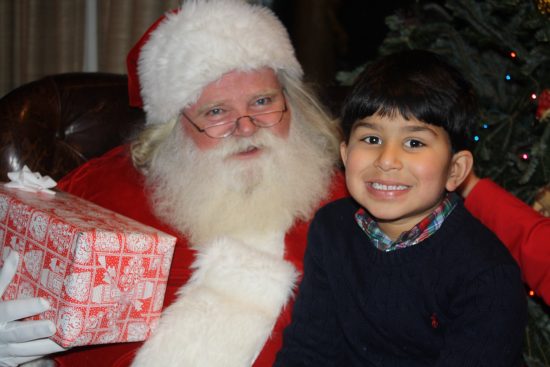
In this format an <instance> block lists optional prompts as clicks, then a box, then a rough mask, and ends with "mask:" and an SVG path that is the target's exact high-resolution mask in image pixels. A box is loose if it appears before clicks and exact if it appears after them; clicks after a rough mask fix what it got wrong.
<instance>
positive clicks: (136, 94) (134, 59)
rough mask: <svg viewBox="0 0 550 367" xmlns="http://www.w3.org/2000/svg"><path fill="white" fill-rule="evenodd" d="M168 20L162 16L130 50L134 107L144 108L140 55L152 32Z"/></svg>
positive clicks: (130, 97)
mask: <svg viewBox="0 0 550 367" xmlns="http://www.w3.org/2000/svg"><path fill="white" fill-rule="evenodd" d="M178 11H179V9H174V10H171V12H173V13H177V12H178ZM164 19H166V15H164V14H163V15H162V16H161V17H160V18H158V19H157V20H155V22H154V23H153V24H151V26H150V27H149V28H148V29H147V30H146V31H145V33H144V34H143V35H142V36H141V38H140V39H139V40H138V41H137V43H136V44H135V45H134V46H133V47H132V48H131V49H130V52H128V55H127V56H126V69H127V70H128V100H129V104H130V106H132V107H139V108H141V107H143V100H142V99H141V85H140V83H139V75H138V71H137V66H138V60H139V53H140V52H141V48H142V47H143V45H144V44H145V43H146V42H147V41H148V40H149V36H150V35H151V32H153V31H154V30H155V29H157V27H158V25H159V24H160V23H161V22H162V21H163V20H164Z"/></svg>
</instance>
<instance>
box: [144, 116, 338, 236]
mask: <svg viewBox="0 0 550 367" xmlns="http://www.w3.org/2000/svg"><path fill="white" fill-rule="evenodd" d="M175 130H176V131H175V133H174V134H173V136H172V137H171V138H170V139H169V140H168V141H167V142H166V144H165V145H163V146H162V147H160V151H159V153H158V155H157V157H156V159H155V160H154V162H153V164H152V167H151V171H150V174H149V175H148V177H149V178H148V182H147V184H148V187H151V188H152V190H153V195H152V196H153V203H152V206H153V208H154V210H155V214H156V215H157V216H158V217H159V218H161V219H162V220H164V221H165V222H166V223H168V224H170V225H171V226H172V227H173V228H175V229H176V230H179V231H180V232H181V233H183V234H186V235H188V236H189V237H190V240H191V242H192V244H193V246H194V247H197V246H199V247H200V244H201V243H205V242H208V241H210V240H212V239H213V238H216V237H220V236H230V237H234V238H238V239H241V240H246V239H247V238H249V237H250V236H257V235H261V234H264V233H270V232H273V231H286V230H287V229H288V228H289V227H290V226H291V225H292V224H293V222H294V221H295V220H296V219H308V218H309V217H310V216H311V214H312V212H313V210H314V209H315V208H316V206H317V205H318V203H319V201H320V200H321V199H322V198H323V197H324V196H325V195H326V194H327V189H328V185H329V181H330V178H331V175H332V173H333V158H332V157H331V156H330V154H328V153H327V152H326V149H325V147H324V146H320V144H319V143H318V142H317V139H316V134H315V133H314V132H310V131H307V130H308V128H307V127H306V125H305V123H302V121H299V119H298V118H297V116H293V123H292V124H291V130H290V133H289V137H288V139H283V138H277V137H275V136H273V134H272V133H271V132H270V130H269V129H259V130H258V131H257V133H256V134H255V135H254V136H252V137H250V138H243V137H238V138H233V137H229V138H226V139H224V141H222V142H221V144H220V145H219V147H217V148H216V149H212V150H204V151H200V150H198V148H196V146H195V145H194V143H193V142H192V141H191V139H190V138H189V137H187V136H184V135H183V133H182V131H181V130H182V128H181V126H180V125H178V126H177V127H176V129H175ZM250 146H256V147H261V148H262V150H263V152H262V154H261V156H260V157H258V158H255V159H247V160H235V159H228V158H227V157H229V156H230V155H232V154H234V153H235V152H240V151H244V150H245V149H247V148H248V147H250Z"/></svg>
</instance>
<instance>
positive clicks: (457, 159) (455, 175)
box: [445, 150, 474, 192]
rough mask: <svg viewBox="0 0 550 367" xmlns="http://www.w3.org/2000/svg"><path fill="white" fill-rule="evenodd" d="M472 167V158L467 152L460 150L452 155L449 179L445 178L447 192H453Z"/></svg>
mask: <svg viewBox="0 0 550 367" xmlns="http://www.w3.org/2000/svg"><path fill="white" fill-rule="evenodd" d="M473 166H474V157H473V156H472V153H471V152H470V151H468V150H461V151H459V152H457V153H455V154H454V155H453V157H452V158H451V169H450V170H449V177H448V178H447V184H446V185H445V188H446V189H447V191H449V192H452V191H455V190H456V188H457V187H458V186H460V184H461V183H462V182H464V180H465V179H466V177H468V175H469V174H470V171H471V170H472V167H473Z"/></svg>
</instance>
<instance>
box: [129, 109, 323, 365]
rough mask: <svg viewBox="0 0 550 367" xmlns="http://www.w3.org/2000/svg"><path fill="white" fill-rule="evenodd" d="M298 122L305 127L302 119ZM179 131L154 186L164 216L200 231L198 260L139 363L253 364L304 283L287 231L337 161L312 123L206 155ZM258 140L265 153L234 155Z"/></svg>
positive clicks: (194, 237) (155, 171)
mask: <svg viewBox="0 0 550 367" xmlns="http://www.w3.org/2000/svg"><path fill="white" fill-rule="evenodd" d="M291 126H305V125H303V124H301V122H299V121H297V119H296V118H295V116H293V124H292V125H291ZM176 130H178V131H177V132H176V134H175V135H174V136H173V137H172V138H171V139H170V141H169V142H168V143H167V144H166V145H165V146H163V147H162V150H161V152H160V153H159V155H158V156H157V159H156V160H155V161H154V165H153V167H152V169H151V175H150V176H149V177H150V178H149V181H148V184H149V185H150V187H152V188H153V197H154V201H153V207H154V208H155V213H156V214H157V215H158V216H159V217H160V218H161V219H163V220H164V221H166V222H167V223H168V224H170V225H172V226H173V227H174V228H176V229H177V230H179V231H181V232H182V233H185V234H188V235H189V236H190V238H191V241H192V243H193V246H194V247H195V248H196V250H197V256H196V260H195V262H194V264H193V269H194V272H193V276H192V278H191V279H190V280H189V282H188V283H187V284H185V285H184V286H183V287H182V288H180V290H179V293H178V295H179V297H178V299H177V300H176V301H175V302H174V303H173V304H171V305H170V306H169V307H168V308H166V309H165V310H164V312H163V315H162V317H161V320H160V322H159V324H158V327H157V329H156V330H155V332H154V333H153V335H152V336H151V338H150V339H149V340H147V341H146V342H145V344H144V345H143V347H142V348H141V349H140V350H139V351H138V354H137V356H136V358H135V360H134V362H133V365H132V366H134V367H148V366H183V367H191V366H192V367H218V366H219V367H248V366H250V365H251V364H252V363H253V362H254V360H255V358H256V357H257V355H258V353H260V351H261V350H262V348H263V345H264V344H265V342H266V340H267V339H268V338H269V336H270V334H271V331H272V329H273V326H274V325H275V322H276V321H277V318H278V316H279V314H280V312H281V309H282V308H283V306H284V305H285V304H286V302H287V301H288V298H289V297H290V296H291V294H292V290H293V288H294V286H295V283H296V279H297V272H296V269H295V268H294V266H292V264H290V263H288V262H286V261H285V260H284V249H285V243H284V238H285V232H286V230H287V229H288V228H289V227H290V226H291V225H292V224H293V222H294V221H295V220H296V219H297V218H300V219H307V218H309V216H310V215H311V214H312V211H313V210H314V209H315V208H316V206H317V205H318V204H319V201H320V200H321V199H322V198H323V197H324V196H325V195H326V194H327V190H328V184H329V181H330V178H331V176H332V172H333V166H332V164H333V160H332V157H330V155H329V154H328V153H326V152H325V151H324V147H323V146H320V144H319V143H317V140H316V138H315V136H316V135H315V133H313V132H307V131H306V130H307V129H306V128H305V127H300V128H297V127H295V128H291V131H290V135H289V138H288V139H280V138H275V137H273V136H272V134H271V133H270V132H269V130H268V129H260V130H259V131H258V132H257V133H256V134H255V135H254V137H251V138H250V139H244V138H235V139H232V138H227V139H226V140H227V141H223V142H222V143H221V144H220V146H221V148H220V149H216V150H213V151H198V150H197V148H196V147H195V146H194V144H193V142H192V141H190V139H188V138H186V137H184V136H182V132H181V127H180V126H178V129H176ZM319 141H320V139H319ZM250 146H256V147H261V148H262V151H263V153H262V154H261V156H260V157H259V158H258V159H249V160H244V161H239V160H228V159H225V158H226V157H228V156H229V155H231V154H232V153H235V152H240V151H244V150H246V149H247V148H249V147H250Z"/></svg>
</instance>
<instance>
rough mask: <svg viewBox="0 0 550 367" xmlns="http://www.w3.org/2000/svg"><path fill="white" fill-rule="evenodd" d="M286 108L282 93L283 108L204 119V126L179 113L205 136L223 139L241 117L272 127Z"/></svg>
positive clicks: (233, 130)
mask: <svg viewBox="0 0 550 367" xmlns="http://www.w3.org/2000/svg"><path fill="white" fill-rule="evenodd" d="M287 110H288V108H287V106H286V100H285V99H284V95H283V109H277V110H273V111H266V112H258V113H253V114H249V115H243V116H239V117H237V118H231V120H226V121H216V122H211V123H209V122H208V121H205V123H204V127H200V126H199V125H198V124H197V123H195V122H194V121H193V120H192V119H191V118H190V117H189V116H187V114H185V112H183V111H181V115H182V116H183V117H185V119H186V120H187V121H189V122H190V123H191V125H193V126H194V127H195V129H197V131H198V132H200V133H205V134H206V135H207V136H209V137H211V138H214V139H223V138H227V137H228V136H231V135H233V133H234V132H235V131H236V130H237V127H238V126H239V122H240V120H241V119H243V118H248V119H249V120H250V121H251V122H252V123H253V124H254V125H255V126H257V127H272V126H275V125H277V124H278V123H279V122H281V121H282V119H283V115H284V114H285V112H286V111H287Z"/></svg>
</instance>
